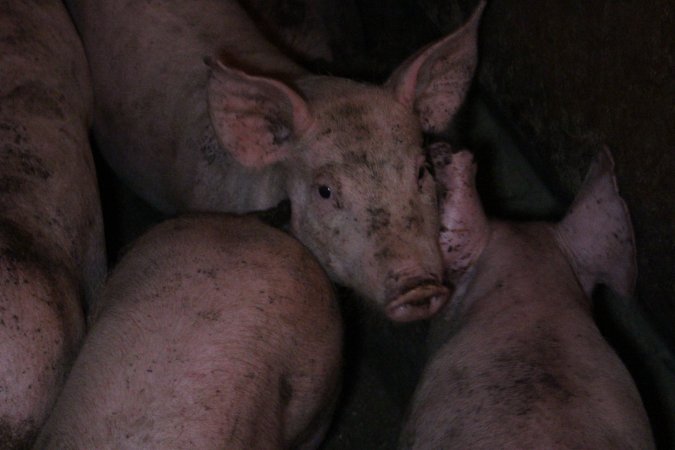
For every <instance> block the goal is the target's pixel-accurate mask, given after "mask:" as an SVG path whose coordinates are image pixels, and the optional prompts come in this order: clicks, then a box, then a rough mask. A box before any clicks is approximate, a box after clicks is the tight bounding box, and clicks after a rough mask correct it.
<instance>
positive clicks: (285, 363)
mask: <svg viewBox="0 0 675 450" xmlns="http://www.w3.org/2000/svg"><path fill="white" fill-rule="evenodd" d="M341 341H342V326H341V320H340V314H339V310H338V307H337V303H336V301H335V297H334V294H333V287H332V285H331V283H330V281H329V279H328V278H327V276H326V274H325V272H324V271H323V269H322V268H321V267H320V265H319V264H318V262H317V261H316V260H315V258H314V257H313V256H312V255H311V254H310V253H309V252H308V251H307V249H306V248H304V247H303V246H302V245H301V244H300V243H298V242H297V241H296V240H295V239H293V238H292V237H290V236H288V235H287V234H286V233H283V232H281V231H279V230H277V229H274V228H271V227H269V226H267V225H263V224H262V223H260V222H259V221H257V220H255V219H253V218H249V217H234V216H227V215H215V214H202V215H196V216H187V217H183V218H178V219H172V220H169V221H167V222H165V223H163V224H161V225H159V226H157V227H155V228H154V229H153V230H151V231H150V232H149V233H148V234H146V235H145V236H143V237H141V238H140V239H139V240H138V241H137V242H136V243H135V244H134V245H133V246H132V248H131V249H130V250H129V252H128V253H127V254H126V255H125V256H124V258H123V259H122V260H121V261H120V263H119V264H118V266H117V267H116V268H115V270H114V271H113V272H112V274H111V275H110V277H109V279H108V280H107V282H106V284H105V286H104V288H103V291H102V298H101V299H100V301H99V303H98V309H97V311H95V315H94V319H93V325H92V327H91V330H90V332H89V334H88V335H87V338H86V339H85V342H84V345H83V347H82V351H81V352H80V354H79V356H78V358H77V360H76V361H75V364H74V366H73V369H72V371H71V374H70V376H69V378H68V380H67V382H66V385H65V387H64V389H63V392H62V394H61V396H60V397H59V399H58V401H57V403H56V405H55V407H54V410H53V412H52V414H51V416H50V418H49V419H48V421H47V423H46V425H45V426H44V428H43V429H42V431H41V434H40V436H39V437H38V441H37V447H36V448H41V449H73V450H74V449H82V450H84V449H94V448H96V449H106V448H110V449H113V448H115V449H118V448H181V449H188V448H196V449H218V448H228V449H242V450H243V449H259V448H260V449H273V448H314V447H316V446H318V444H319V442H320V441H321V438H322V436H323V434H324V432H325V431H326V429H327V426H328V424H329V422H330V417H331V413H332V410H333V406H334V404H335V400H336V396H337V394H338V392H339V385H340V368H341V359H342V356H341Z"/></svg>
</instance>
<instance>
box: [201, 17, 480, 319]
mask: <svg viewBox="0 0 675 450" xmlns="http://www.w3.org/2000/svg"><path fill="white" fill-rule="evenodd" d="M483 6H484V5H483V4H481V6H480V7H479V8H478V10H477V11H476V12H475V13H474V14H473V16H472V17H471V18H470V20H469V21H468V22H467V23H466V24H465V25H464V26H463V27H461V28H460V29H459V30H458V31H456V32H455V33H453V34H451V35H449V36H447V37H446V38H444V39H442V40H440V41H439V42H437V43H435V44H432V45H431V46H429V47H427V48H424V49H422V50H421V51H420V52H418V53H417V54H416V55H413V56H412V57H411V58H409V59H408V60H407V61H405V62H404V63H403V64H402V65H401V67H399V68H398V69H397V70H396V71H395V72H394V73H393V74H392V75H391V77H390V79H389V80H388V81H387V82H386V83H385V84H384V85H383V86H371V85H365V84H361V83H357V82H354V81H350V80H346V79H341V78H336V77H327V76H305V77H300V78H299V79H296V80H295V81H294V82H293V83H292V84H291V83H285V82H282V81H280V80H278V79H273V78H269V77H265V76H255V75H250V74H247V73H245V72H243V71H240V70H238V69H235V68H233V67H232V66H230V65H228V64H227V62H223V61H222V60H221V61H218V62H216V63H211V65H212V67H213V71H212V76H211V79H210V82H209V111H210V115H211V120H212V124H213V127H214V129H215V133H216V135H217V138H218V141H219V143H220V145H221V146H222V147H223V148H225V149H227V151H228V152H229V153H230V155H231V156H232V157H233V158H234V159H235V160H236V161H237V162H238V163H239V164H241V165H243V166H245V167H247V168H249V169H252V170H259V171H275V173H277V174H278V176H279V178H281V179H282V180H283V185H284V189H285V192H286V195H287V197H288V198H289V199H290V201H291V209H292V217H291V230H292V232H293V234H294V235H295V236H296V237H297V238H298V239H299V240H301V241H302V242H303V243H304V244H305V245H306V246H307V247H309V249H310V250H312V251H313V252H314V254H315V255H316V256H317V258H318V259H319V260H320V261H321V263H322V264H323V266H324V267H325V268H326V270H327V271H328V272H329V274H330V275H331V277H332V278H333V280H334V281H336V282H338V283H342V284H345V285H348V286H349V287H352V288H354V289H355V290H356V291H357V293H359V294H360V295H362V296H364V297H366V298H368V299H371V300H373V301H374V302H375V304H376V306H377V307H378V308H379V309H381V310H384V311H385V312H386V314H387V315H388V317H389V318H391V319H393V320H397V321H410V320H416V319H423V318H427V317H429V316H431V315H433V314H434V313H435V312H436V311H437V310H438V309H439V308H440V307H441V306H442V305H443V304H444V303H445V300H446V297H447V290H446V288H445V287H444V286H443V285H442V283H441V275H442V274H441V272H442V269H441V257H440V253H439V250H438V245H437V236H438V227H439V224H438V218H437V217H438V213H437V203H436V195H435V183H434V180H433V178H432V176H431V175H430V173H429V170H428V167H427V162H426V158H425V153H424V150H423V149H422V133H442V132H443V131H445V130H446V129H447V127H448V125H449V123H450V122H451V120H452V119H453V117H454V116H455V114H456V112H457V110H458V109H459V107H460V106H461V104H462V102H463V100H464V97H465V94H466V92H467V90H468V86H469V84H470V81H471V78H472V75H473V72H474V69H475V66H476V30H477V25H478V21H479V18H480V14H481V11H482V9H483ZM224 59H225V60H227V56H225V57H224Z"/></svg>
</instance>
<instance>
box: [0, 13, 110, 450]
mask: <svg viewBox="0 0 675 450" xmlns="http://www.w3.org/2000/svg"><path fill="white" fill-rule="evenodd" d="M90 89H91V88H90V85H89V79H88V69H87V67H86V61H85V58H84V52H83V50H82V47H81V44H80V42H79V40H78V38H77V34H76V33H75V30H74V27H73V26H72V24H71V22H70V18H69V17H68V14H67V12H66V11H65V9H64V7H63V4H62V2H61V1H59V0H47V1H32V0H29V1H2V2H0V446H2V447H3V448H10V449H11V448H24V447H25V446H27V445H30V443H31V442H32V440H33V437H34V435H35V433H36V432H37V429H38V428H39V427H40V425H41V424H42V422H43V421H44V419H45V418H46V416H47V413H48V412H49V409H50V408H51V406H52V404H53V402H54V400H55V398H56V395H57V393H58V391H59V390H60V387H61V384H62V382H63V379H64V376H65V374H66V372H67V370H68V368H69V366H70V364H71V361H72V358H73V356H74V353H75V351H76V350H77V348H78V346H79V342H80V339H81V337H82V334H83V331H84V320H83V306H84V305H83V300H85V299H86V300H90V299H91V297H92V293H93V291H94V289H95V288H96V286H97V285H98V284H99V283H100V281H101V279H102V276H103V274H104V272H105V259H104V252H105V249H104V242H103V233H102V218H101V211H100V205H99V200H98V192H97V185H96V176H95V171H94V165H93V160H92V155H91V152H90V148H89V145H88V141H87V138H88V136H87V125H88V121H89V119H90V115H91V107H92V97H91V92H90Z"/></svg>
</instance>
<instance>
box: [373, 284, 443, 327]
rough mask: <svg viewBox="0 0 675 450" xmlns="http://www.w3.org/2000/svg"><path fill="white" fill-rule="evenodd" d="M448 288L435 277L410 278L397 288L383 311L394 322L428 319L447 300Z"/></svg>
mask: <svg viewBox="0 0 675 450" xmlns="http://www.w3.org/2000/svg"><path fill="white" fill-rule="evenodd" d="M448 296H449V290H448V288H446V287H445V286H443V285H441V284H440V283H439V282H438V281H437V280H435V279H422V280H412V281H411V282H408V283H406V284H405V285H404V288H402V289H399V291H398V294H397V295H395V296H392V297H389V298H392V300H390V301H389V302H388V303H387V304H386V306H385V313H386V314H387V317H389V319H391V320H393V321H396V322H412V321H414V320H422V319H428V318H430V317H432V316H433V315H434V314H436V313H437V312H438V310H439V309H441V307H442V306H443V305H445V303H446V302H447V301H448Z"/></svg>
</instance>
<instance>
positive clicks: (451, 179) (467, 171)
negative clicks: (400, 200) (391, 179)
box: [428, 143, 490, 283]
mask: <svg viewBox="0 0 675 450" xmlns="http://www.w3.org/2000/svg"><path fill="white" fill-rule="evenodd" d="M428 151H429V155H430V157H431V158H432V161H433V163H434V171H435V172H436V178H437V181H438V183H439V186H440V188H441V189H440V192H439V196H440V198H439V201H440V218H441V220H440V222H441V230H440V234H439V238H438V243H439V245H440V247H441V255H442V256H443V264H444V267H445V275H446V277H447V279H448V281H450V282H451V283H458V282H459V281H460V280H461V278H462V276H463V275H464V274H465V273H466V271H467V270H469V269H470V268H471V266H473V264H474V263H475V262H476V260H478V258H479V257H480V255H481V253H482V251H483V249H484V248H485V245H486V243H487V240H488V237H489V234H490V227H489V224H488V221H487V217H486V216H485V213H484V212H483V207H482V205H481V201H480V197H479V196H478V191H477V190H476V180H475V178H476V177H475V176H476V163H475V162H474V160H473V155H472V154H471V153H470V152H469V151H467V150H461V151H458V152H454V151H453V149H452V148H451V147H450V145H448V144H446V143H436V144H432V145H431V146H429V148H428Z"/></svg>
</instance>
